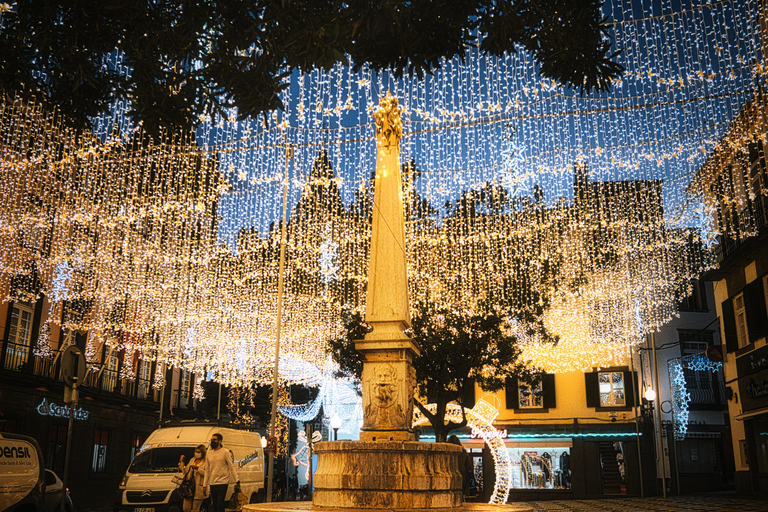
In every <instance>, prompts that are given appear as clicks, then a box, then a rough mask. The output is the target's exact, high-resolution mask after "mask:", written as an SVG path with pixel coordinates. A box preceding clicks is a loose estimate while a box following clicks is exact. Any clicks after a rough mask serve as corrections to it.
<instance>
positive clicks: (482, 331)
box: [329, 304, 536, 442]
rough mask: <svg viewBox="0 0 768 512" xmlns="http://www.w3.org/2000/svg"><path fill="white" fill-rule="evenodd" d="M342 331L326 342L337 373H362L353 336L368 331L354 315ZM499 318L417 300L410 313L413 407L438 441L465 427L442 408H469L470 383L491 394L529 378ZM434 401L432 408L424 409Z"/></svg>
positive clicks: (528, 370) (356, 337) (531, 372)
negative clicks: (417, 351)
mask: <svg viewBox="0 0 768 512" xmlns="http://www.w3.org/2000/svg"><path fill="white" fill-rule="evenodd" d="M346 321H347V324H346V325H347V334H346V336H345V337H343V338H340V339H335V340H331V341H330V344H329V347H330V351H331V354H332V357H333V358H334V360H335V361H336V363H337V364H338V365H339V367H340V371H339V375H340V376H341V375H354V376H356V377H357V378H358V379H360V378H361V376H362V370H363V356H362V355H361V354H360V353H359V352H357V351H356V350H355V349H354V342H355V340H360V339H362V338H363V337H364V336H365V334H366V333H367V332H368V330H367V325H366V324H365V322H364V321H363V319H362V316H361V315H360V314H359V313H355V314H353V315H348V316H347V317H346ZM504 322H505V320H504V318H503V317H502V316H500V315H498V314H495V313H488V314H465V313H462V312H461V311H457V310H449V309H447V308H436V307H435V306H434V305H432V304H419V305H418V306H417V307H416V308H415V310H414V311H413V321H412V329H413V337H414V339H415V341H416V342H417V343H418V345H419V347H420V348H421V354H420V355H419V356H417V357H416V358H415V359H414V361H413V366H414V369H415V370H416V382H417V391H418V397H417V398H416V400H414V403H415V404H416V407H418V408H419V410H420V411H421V412H422V413H423V414H424V416H426V417H427V419H428V420H429V421H430V423H431V425H432V428H433V430H434V432H435V437H436V439H437V441H438V442H444V441H445V440H446V438H447V437H448V434H449V433H450V432H451V431H452V430H454V429H456V428H461V427H464V426H466V424H467V419H466V417H463V418H462V421H460V422H458V423H457V422H454V421H446V418H445V416H446V408H447V405H448V404H449V403H451V402H457V403H459V404H460V405H462V406H463V407H466V408H471V407H472V404H469V403H466V401H465V397H466V396H468V395H470V394H471V396H473V397H474V385H475V384H478V385H479V386H480V388H481V389H483V390H484V391H488V392H495V391H499V390H500V389H502V388H503V387H504V385H505V382H506V379H507V378H514V379H517V378H521V379H523V380H527V381H530V380H531V379H532V378H533V377H534V375H535V373H536V372H535V369H531V368H529V367H528V366H526V364H524V363H525V362H524V361H522V360H521V359H520V349H519V347H518V346H517V340H516V338H514V337H513V336H510V335H508V334H507V333H506V332H505V328H504ZM429 403H434V404H436V410H435V412H431V411H430V410H429V409H427V408H426V405H427V404H429Z"/></svg>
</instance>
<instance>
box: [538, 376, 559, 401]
mask: <svg viewBox="0 0 768 512" xmlns="http://www.w3.org/2000/svg"><path fill="white" fill-rule="evenodd" d="M541 391H542V392H543V393H544V407H546V408H547V409H554V408H555V407H557V401H556V399H555V376H554V374H551V373H545V374H544V376H543V377H542V378H541Z"/></svg>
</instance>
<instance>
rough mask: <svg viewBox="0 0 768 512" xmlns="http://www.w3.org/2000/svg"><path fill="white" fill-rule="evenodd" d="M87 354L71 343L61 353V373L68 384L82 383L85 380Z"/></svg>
mask: <svg viewBox="0 0 768 512" xmlns="http://www.w3.org/2000/svg"><path fill="white" fill-rule="evenodd" d="M86 370H87V368H86V363H85V355H83V351H82V350H80V349H79V348H77V346H75V345H70V346H68V347H67V348H66V349H64V353H63V354H61V375H62V376H63V377H64V382H65V383H66V384H67V386H70V387H72V386H75V385H76V384H77V385H80V384H82V383H83V381H84V380H85V371H86Z"/></svg>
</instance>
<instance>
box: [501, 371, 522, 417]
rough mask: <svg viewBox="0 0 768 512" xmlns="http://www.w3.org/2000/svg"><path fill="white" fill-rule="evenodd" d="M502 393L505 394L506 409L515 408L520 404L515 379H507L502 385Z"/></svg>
mask: <svg viewBox="0 0 768 512" xmlns="http://www.w3.org/2000/svg"><path fill="white" fill-rule="evenodd" d="M504 394H505V395H506V400H505V404H504V405H505V406H506V407H507V409H512V410H515V409H517V408H518V407H519V406H520V403H519V402H518V401H517V379H509V378H508V379H507V380H506V385H505V386H504Z"/></svg>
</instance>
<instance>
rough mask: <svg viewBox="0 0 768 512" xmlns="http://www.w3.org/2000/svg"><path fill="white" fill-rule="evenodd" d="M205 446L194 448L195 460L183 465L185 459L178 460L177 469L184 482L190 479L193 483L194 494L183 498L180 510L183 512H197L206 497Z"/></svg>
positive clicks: (182, 457)
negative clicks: (181, 474) (182, 475)
mask: <svg viewBox="0 0 768 512" xmlns="http://www.w3.org/2000/svg"><path fill="white" fill-rule="evenodd" d="M205 452H206V450H205V445H204V444H201V445H198V446H197V448H195V458H194V459H192V460H191V461H189V464H186V465H185V464H184V461H185V459H186V457H184V455H182V456H181V458H180V459H179V469H180V470H181V472H182V473H184V480H189V479H191V480H192V481H193V482H194V494H193V495H192V496H191V497H189V498H184V501H183V502H182V508H183V510H184V512H199V510H200V505H201V504H202V503H203V500H204V499H205V498H206V497H207V496H208V492H207V491H206V488H205V485H204V482H205Z"/></svg>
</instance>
